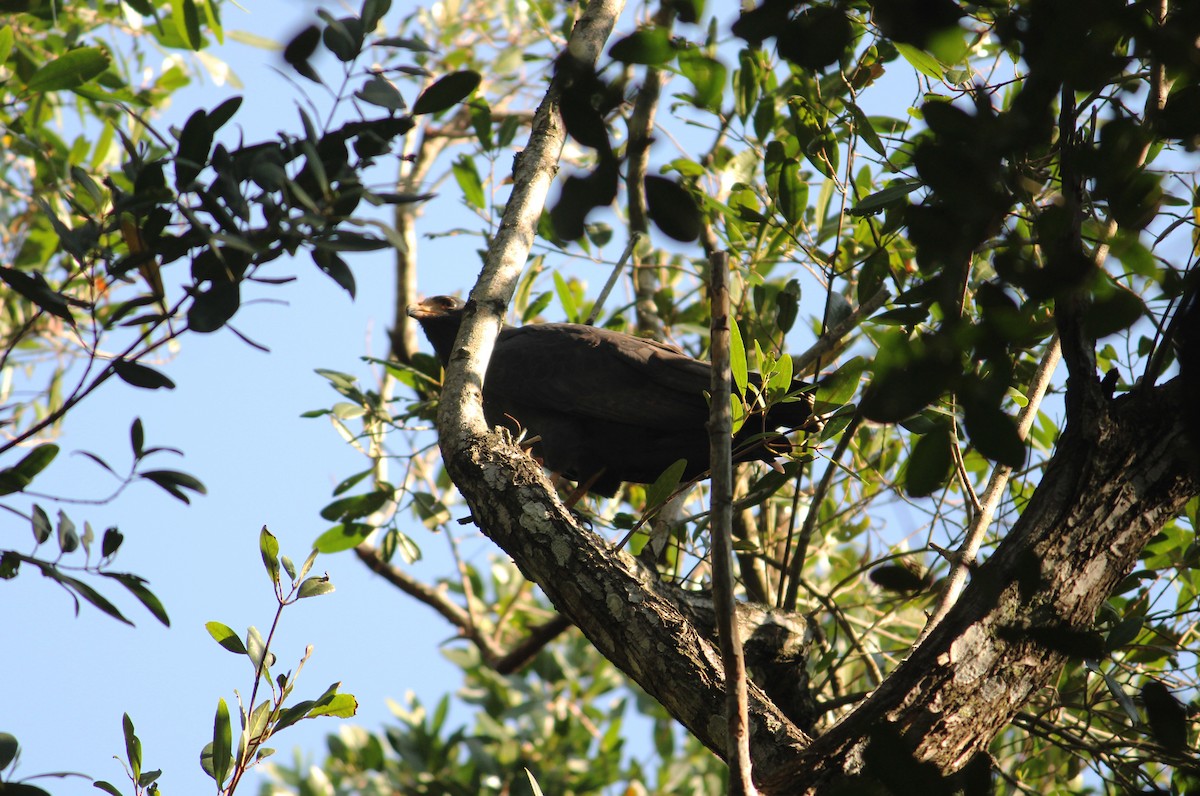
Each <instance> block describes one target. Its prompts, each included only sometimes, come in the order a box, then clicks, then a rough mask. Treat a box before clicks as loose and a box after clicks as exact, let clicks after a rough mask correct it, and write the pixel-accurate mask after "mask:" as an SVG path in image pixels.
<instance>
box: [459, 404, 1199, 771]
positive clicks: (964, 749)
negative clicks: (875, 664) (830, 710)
mask: <svg viewBox="0 0 1200 796" xmlns="http://www.w3.org/2000/svg"><path fill="white" fill-rule="evenodd" d="M1183 403H1184V399H1183V395H1182V390H1181V389H1180V386H1179V385H1178V384H1177V383H1175V382H1172V383H1169V384H1167V385H1164V386H1162V387H1158V388H1155V389H1152V390H1147V391H1145V392H1142V393H1139V394H1136V395H1129V396H1125V397H1122V398H1120V399H1118V400H1116V401H1114V402H1112V403H1110V404H1107V405H1106V406H1105V407H1104V409H1103V411H1102V413H1101V415H1102V416H1101V417H1100V418H1099V420H1098V421H1097V422H1096V424H1095V425H1094V427H1091V428H1080V429H1068V431H1067V432H1066V433H1065V434H1064V436H1063V438H1062V440H1061V442H1060V445H1059V448H1058V450H1057V452H1056V454H1055V456H1054V458H1053V460H1052V461H1051V463H1050V465H1049V467H1048V469H1047V472H1046V474H1045V477H1044V478H1043V481H1042V483H1041V485H1040V486H1039V487H1038V489H1037V491H1036V492H1035V494H1034V496H1033V498H1032V499H1031V501H1030V503H1029V505H1028V506H1027V507H1026V510H1025V512H1024V513H1023V514H1022V516H1021V518H1020V519H1019V520H1018V522H1017V524H1016V525H1015V526H1014V527H1013V529H1012V530H1011V531H1010V532H1009V534H1008V536H1007V537H1006V539H1005V540H1004V542H1003V543H1002V544H1001V545H1000V547H999V548H998V549H997V550H996V552H995V554H994V555H993V556H992V557H991V558H990V559H989V560H988V561H987V562H985V563H984V564H983V565H982V566H981V567H980V568H979V569H978V570H977V571H976V573H975V575H974V577H973V578H972V581H971V583H970V584H969V585H968V587H967V589H966V590H965V591H964V592H963V596H962V599H961V600H960V601H959V603H958V604H957V605H956V606H955V608H954V609H953V610H952V611H951V612H950V614H949V615H948V616H947V617H946V619H945V620H944V621H943V622H942V623H941V624H940V625H939V626H938V627H937V629H936V630H935V631H934V632H933V633H932V634H931V635H930V636H929V638H928V639H926V640H925V642H924V643H922V644H921V646H920V647H918V648H916V649H915V650H914V651H913V653H912V655H911V656H910V657H909V659H908V660H906V661H905V662H904V663H903V664H902V665H901V666H900V667H899V668H898V669H897V670H896V671H895V672H894V673H892V675H890V676H889V677H888V678H887V679H886V681H885V682H884V683H883V684H882V685H881V687H880V688H879V689H877V690H876V691H875V692H874V693H873V694H872V695H871V696H870V697H869V698H868V699H867V700H865V701H864V702H863V703H862V704H860V705H859V707H858V708H857V709H856V710H855V711H854V712H853V713H851V714H850V715H849V716H847V717H846V718H845V719H844V720H843V721H841V722H840V723H839V724H838V725H836V726H835V727H833V728H832V729H831V730H830V731H829V732H827V733H826V734H824V735H823V736H821V737H819V738H817V739H811V738H809V737H808V736H807V735H806V734H805V733H804V732H802V731H801V730H800V729H799V728H798V727H797V726H796V725H795V724H794V723H792V722H791V721H789V720H788V719H787V718H786V717H785V716H784V714H783V713H782V712H781V711H780V710H779V708H778V707H777V706H776V705H775V704H774V703H773V702H772V701H771V700H770V699H769V698H768V697H767V696H766V695H765V694H764V692H763V691H762V690H761V689H759V688H757V687H756V686H754V685H751V688H750V731H751V749H752V753H753V765H754V773H755V779H756V781H757V783H758V784H759V786H760V787H761V788H762V790H763V791H765V792H767V793H819V792H821V791H822V790H823V789H824V787H825V786H827V785H829V784H832V783H834V782H835V781H836V780H838V779H840V778H842V777H844V776H847V775H856V774H859V773H861V769H862V763H861V761H862V759H863V752H864V747H865V745H866V742H867V739H868V738H870V737H871V735H872V733H878V731H879V729H880V728H881V727H890V728H892V729H894V730H895V731H896V732H897V733H899V734H900V735H902V736H903V737H904V738H905V739H907V740H908V742H909V744H910V746H911V747H912V748H913V749H914V750H915V752H914V756H915V757H916V758H917V759H919V760H923V761H929V762H931V763H933V764H934V765H935V766H936V767H937V768H938V769H939V770H940V771H941V772H943V773H945V774H950V773H953V772H956V771H958V770H960V769H961V768H962V767H963V766H964V765H966V763H967V762H968V761H969V760H970V758H971V757H972V756H973V755H974V754H975V753H976V752H977V751H979V750H980V749H983V748H984V747H985V746H986V745H987V743H988V742H989V741H990V740H991V739H992V738H993V737H994V736H995V735H996V734H997V733H998V732H999V731H1000V730H1001V729H1002V728H1003V727H1004V726H1005V725H1006V724H1007V723H1008V722H1009V721H1010V720H1011V718H1012V716H1013V715H1014V714H1015V713H1016V712H1017V710H1018V709H1019V708H1020V707H1021V705H1022V704H1024V702H1025V701H1026V700H1027V699H1028V698H1029V697H1030V695H1031V694H1033V693H1034V692H1035V691H1036V690H1037V689H1038V688H1040V687H1042V686H1044V685H1045V684H1046V683H1048V682H1049V681H1050V680H1051V679H1052V678H1053V677H1054V675H1055V674H1056V673H1057V671H1058V669H1059V667H1060V666H1061V665H1062V663H1063V661H1064V658H1065V655H1064V652H1063V651H1062V650H1059V649H1054V648H1052V647H1050V646H1047V645H1046V643H1045V639H1046V637H1047V634H1046V633H1045V632H1044V631H1046V630H1050V631H1055V630H1059V629H1076V630H1083V629H1086V628H1088V627H1089V626H1090V625H1091V622H1092V620H1093V617H1094V615H1095V612H1096V610H1097V608H1098V607H1099V605H1100V604H1101V603H1102V602H1103V601H1104V600H1105V598H1106V597H1107V596H1108V594H1109V593H1110V592H1111V590H1112V587H1113V586H1114V585H1115V584H1116V583H1117V581H1118V580H1120V579H1121V578H1122V577H1123V576H1124V575H1125V574H1127V573H1128V572H1129V571H1130V569H1131V568H1132V566H1133V565H1134V563H1135V562H1136V560H1137V555H1138V553H1139V551H1140V550H1141V549H1142V548H1143V547H1144V546H1145V544H1146V542H1147V541H1148V540H1149V539H1150V538H1151V537H1153V536H1154V535H1155V534H1156V533H1157V532H1158V531H1159V529H1161V527H1162V526H1163V524H1164V523H1165V522H1167V520H1169V519H1170V518H1171V517H1173V516H1175V515H1176V514H1177V513H1178V511H1179V510H1180V509H1181V508H1182V506H1183V505H1184V503H1186V501H1187V500H1188V499H1189V498H1190V497H1192V496H1194V495H1196V494H1198V493H1200V482H1198V480H1197V477H1196V474H1195V469H1194V451H1193V450H1192V449H1191V447H1190V445H1189V444H1188V442H1187V441H1186V438H1185V436H1184V434H1183V424H1182V417H1183V414H1184V411H1183V410H1184V407H1183ZM447 465H448V467H449V469H450V474H451V476H452V477H453V478H454V481H455V483H457V484H458V485H459V487H460V488H461V489H462V491H463V493H464V495H465V496H466V498H467V501H468V503H470V505H471V506H472V509H473V511H474V513H475V517H476V518H477V520H478V521H479V524H480V526H481V527H482V528H483V530H484V532H485V533H487V534H488V535H489V536H490V537H491V538H492V539H493V540H494V541H495V542H496V543H497V544H499V545H500V546H501V547H502V548H504V550H506V551H507V552H508V553H509V555H511V556H512V558H513V560H514V561H516V563H517V565H518V566H519V567H520V568H521V570H522V571H523V572H524V573H525V575H526V576H527V577H529V578H530V579H531V580H534V581H535V582H537V583H538V584H539V585H541V586H542V588H543V589H544V590H545V592H546V593H547V595H548V596H549V597H550V599H551V600H552V601H553V602H554V604H555V605H556V607H557V608H558V609H559V610H560V611H561V612H562V613H563V614H565V615H566V616H568V617H569V618H570V619H571V620H572V621H573V622H574V623H575V624H577V625H578V626H579V627H580V628H581V629H582V630H583V632H584V633H585V635H587V637H588V638H589V639H590V640H591V641H592V642H593V643H594V644H595V645H596V646H597V648H598V649H599V650H600V652H601V653H602V654H604V655H605V657H607V658H609V659H610V660H612V661H613V662H614V663H615V664H616V665H617V666H618V667H620V668H621V669H622V670H623V671H624V672H626V673H627V674H628V675H629V676H630V677H632V678H633V679H634V680H635V681H636V682H638V683H639V685H641V686H642V687H643V688H644V689H646V691H647V692H648V693H650V694H651V695H652V696H653V697H655V698H656V699H658V700H659V701H660V702H662V704H663V705H664V707H666V709H667V710H668V711H669V712H670V713H671V714H672V715H673V716H675V717H676V718H677V719H679V721H680V722H681V723H682V724H683V725H684V726H686V727H687V728H688V729H689V730H690V731H691V732H692V733H694V734H695V735H696V736H697V737H698V738H699V739H700V740H701V741H703V742H704V743H705V744H706V745H707V746H708V747H709V748H711V749H713V750H714V751H715V752H717V753H718V754H722V753H723V752H724V750H725V748H726V737H725V722H724V717H723V713H724V711H723V705H724V697H725V695H724V673H723V670H722V668H721V664H720V656H719V655H718V653H717V650H716V649H715V647H714V646H713V645H712V644H711V643H710V641H709V640H708V639H707V638H706V637H705V635H704V634H703V633H702V632H701V630H700V629H699V628H698V627H697V625H696V624H695V623H694V622H693V620H692V618H691V617H690V613H689V610H688V608H687V607H686V605H685V604H684V603H683V602H682V601H680V600H679V599H677V597H676V596H675V595H673V594H672V593H671V592H670V591H669V590H668V589H667V588H666V587H663V586H662V585H660V584H659V583H658V582H657V580H656V579H655V578H654V577H653V576H652V575H651V574H650V573H649V572H648V571H646V570H644V569H643V568H642V567H641V566H640V565H639V564H638V563H637V562H636V561H635V560H634V559H632V558H631V557H629V556H627V555H625V554H624V553H621V552H615V551H612V550H610V549H609V546H608V544H607V543H606V542H605V541H604V540H603V539H602V538H600V537H598V536H597V535H596V534H594V533H592V532H590V531H588V530H587V529H585V528H582V527H581V526H580V525H578V523H576V521H575V520H574V518H573V517H572V516H571V515H570V514H569V512H567V511H566V510H565V509H564V508H563V507H562V505H561V504H560V503H559V501H558V499H557V497H556V496H555V495H554V494H553V493H552V492H551V491H550V490H549V489H548V484H547V483H546V482H545V480H544V477H543V474H542V472H541V469H540V468H539V466H538V465H537V464H536V463H535V462H534V461H533V460H531V459H530V458H529V457H528V456H527V455H525V454H524V453H523V452H522V451H520V449H519V448H517V447H515V446H514V445H512V444H511V441H509V440H507V439H506V438H504V437H503V436H502V435H498V434H494V433H487V434H484V435H481V436H473V437H471V438H470V440H469V441H467V444H466V445H465V446H464V448H463V455H460V456H455V457H452V458H450V459H448V461H447ZM1039 631H1041V632H1039Z"/></svg>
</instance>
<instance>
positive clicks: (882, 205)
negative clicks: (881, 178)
mask: <svg viewBox="0 0 1200 796" xmlns="http://www.w3.org/2000/svg"><path fill="white" fill-rule="evenodd" d="M920 187H921V183H919V182H917V181H915V180H907V181H901V182H898V183H895V184H894V185H890V186H888V187H887V188H884V189H883V190H882V191H876V192H875V193H873V194H871V195H870V196H866V197H863V200H862V201H861V202H859V203H858V204H856V205H855V206H854V207H852V208H851V209H850V215H852V216H870V215H874V214H875V213H880V212H882V211H884V210H886V209H888V208H889V207H891V206H893V205H896V204H899V203H900V202H902V201H904V198H905V197H906V196H908V195H909V194H910V193H912V192H913V191H915V190H917V189H918V188H920Z"/></svg>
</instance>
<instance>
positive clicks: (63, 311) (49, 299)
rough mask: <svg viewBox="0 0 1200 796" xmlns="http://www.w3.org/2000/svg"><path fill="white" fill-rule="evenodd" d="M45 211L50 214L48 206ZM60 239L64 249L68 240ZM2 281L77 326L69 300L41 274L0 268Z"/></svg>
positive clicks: (67, 232) (43, 308) (67, 231)
mask: <svg viewBox="0 0 1200 796" xmlns="http://www.w3.org/2000/svg"><path fill="white" fill-rule="evenodd" d="M44 209H45V210H46V211H47V212H48V213H49V207H48V206H47V207H44ZM50 215H51V217H52V218H53V219H54V221H57V222H58V224H59V225H61V224H62V222H61V221H58V219H57V217H54V216H53V214H50ZM64 230H65V227H64ZM66 234H67V235H68V236H69V235H70V231H69V230H66ZM60 238H62V239H63V243H64V247H65V246H67V240H68V238H63V236H62V235H60ZM0 280H3V281H4V283H5V284H6V285H8V286H9V287H11V288H12V289H13V290H15V291H17V292H18V293H20V294H21V295H22V296H24V297H25V298H27V299H29V300H30V301H32V302H33V303H34V304H35V305H37V307H38V308H39V309H42V310H45V311H46V312H48V313H50V314H51V315H54V316H56V317H58V318H62V319H63V320H64V321H66V322H67V323H69V324H71V325H72V326H74V325H75V318H74V317H72V315H71V307H70V305H69V304H67V300H66V299H65V298H63V296H62V294H61V293H59V292H58V291H56V290H55V289H54V288H52V287H50V285H48V284H47V283H46V279H45V277H43V276H42V275H41V274H40V273H38V272H36V271H35V272H34V273H32V274H27V273H25V272H24V271H18V270H17V269H15V268H6V267H4V266H0Z"/></svg>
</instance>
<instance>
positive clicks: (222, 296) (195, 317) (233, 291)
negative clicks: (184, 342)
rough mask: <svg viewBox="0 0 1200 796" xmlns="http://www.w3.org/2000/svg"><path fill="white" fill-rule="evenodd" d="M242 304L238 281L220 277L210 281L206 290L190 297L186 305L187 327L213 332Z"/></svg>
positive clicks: (201, 332) (206, 332)
mask: <svg viewBox="0 0 1200 796" xmlns="http://www.w3.org/2000/svg"><path fill="white" fill-rule="evenodd" d="M241 305H242V298H241V289H240V287H239V283H238V282H231V281H229V280H227V279H220V280H217V281H214V282H212V283H211V284H210V285H209V286H208V288H207V289H206V290H201V291H199V292H198V293H196V294H195V296H193V297H192V304H191V306H190V307H188V312H187V319H188V328H189V329H191V330H192V331H193V332H199V333H200V334H208V333H210V332H215V331H217V330H218V329H220V328H222V327H223V326H225V324H226V323H227V322H228V321H229V319H230V318H232V317H233V316H234V315H236V314H237V311H238V309H239V308H240V307H241Z"/></svg>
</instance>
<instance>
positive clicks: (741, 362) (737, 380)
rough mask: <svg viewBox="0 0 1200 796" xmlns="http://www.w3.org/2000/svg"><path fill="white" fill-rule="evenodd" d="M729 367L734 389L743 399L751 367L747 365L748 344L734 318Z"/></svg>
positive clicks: (730, 339)
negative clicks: (743, 339) (744, 340)
mask: <svg viewBox="0 0 1200 796" xmlns="http://www.w3.org/2000/svg"><path fill="white" fill-rule="evenodd" d="M729 369H730V371H731V372H732V376H733V391H734V392H735V393H737V397H738V399H739V400H741V396H743V395H745V394H746V385H747V384H748V383H749V375H748V371H749V368H748V366H747V365H746V344H745V342H743V341H742V330H741V327H739V326H738V322H737V321H736V320H735V319H733V318H730V319H729Z"/></svg>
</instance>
